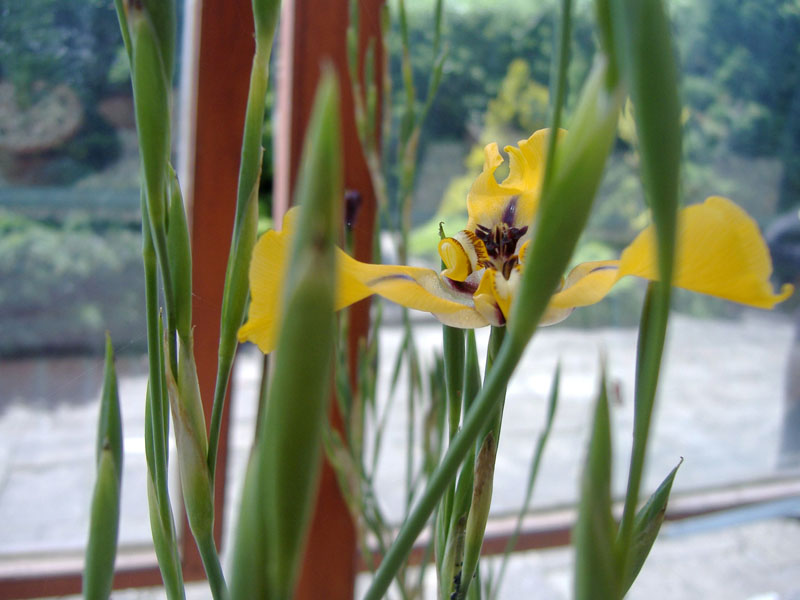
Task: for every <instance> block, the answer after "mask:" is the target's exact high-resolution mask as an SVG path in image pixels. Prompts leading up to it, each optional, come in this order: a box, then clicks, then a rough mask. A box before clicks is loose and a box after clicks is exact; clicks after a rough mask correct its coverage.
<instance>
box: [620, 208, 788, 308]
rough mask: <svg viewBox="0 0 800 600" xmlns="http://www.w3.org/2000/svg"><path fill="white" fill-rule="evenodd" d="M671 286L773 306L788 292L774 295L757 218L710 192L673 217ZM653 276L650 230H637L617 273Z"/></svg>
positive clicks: (767, 255)
mask: <svg viewBox="0 0 800 600" xmlns="http://www.w3.org/2000/svg"><path fill="white" fill-rule="evenodd" d="M676 243H677V246H676V254H675V276H674V279H673V282H672V283H673V285H676V286H678V287H681V288H685V289H687V290H691V291H694V292H700V293H702V294H709V295H712V296H718V297H720V298H724V299H726V300H731V301H733V302H739V303H741V304H747V305H750V306H756V307H759V308H772V307H773V306H775V305H776V304H777V303H778V302H781V301H783V300H785V299H786V298H788V297H789V296H790V295H791V293H792V289H793V288H792V286H791V285H784V286H783V287H782V288H781V291H780V293H778V294H775V293H774V292H773V289H772V284H771V283H770V281H769V278H770V276H771V275H772V260H771V258H770V255H769V250H768V249H767V245H766V243H765V242H764V239H763V238H762V237H761V232H760V231H759V229H758V225H757V224H756V222H755V221H754V220H753V219H752V218H751V217H750V216H749V215H748V214H747V213H746V212H745V211H744V210H742V209H741V208H740V207H738V206H737V205H736V204H734V203H733V202H731V201H730V200H728V199H727V198H721V197H718V196H714V197H711V198H708V199H707V200H706V201H705V202H704V203H703V204H697V205H694V206H689V207H687V208H685V209H683V210H682V211H681V212H680V214H679V216H678V235H677V240H676ZM623 275H636V276H638V277H644V278H646V279H656V278H657V276H658V268H657V266H656V258H655V231H654V229H653V227H652V226H650V227H648V228H647V229H645V230H644V231H642V233H640V234H639V235H638V236H637V238H636V239H635V240H634V241H633V243H632V244H631V245H630V246H628V247H627V248H626V249H625V251H624V252H623V253H622V257H621V259H620V273H619V276H620V277H622V276H623Z"/></svg>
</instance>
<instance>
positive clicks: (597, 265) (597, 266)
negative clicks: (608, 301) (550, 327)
mask: <svg viewBox="0 0 800 600" xmlns="http://www.w3.org/2000/svg"><path fill="white" fill-rule="evenodd" d="M618 267H619V261H618V260H597V261H592V262H585V263H582V264H580V265H578V266H577V267H575V268H574V269H572V271H570V273H569V275H567V279H566V281H564V284H563V286H562V287H561V290H560V291H558V292H556V293H555V294H553V297H552V298H551V299H550V305H549V308H552V309H554V310H555V309H569V308H574V307H577V306H588V305H590V304H595V303H596V302H600V300H602V299H603V298H605V296H606V294H608V292H609V291H610V290H611V288H612V287H613V286H614V284H615V283H616V282H617V281H618V280H619V278H620V275H619V268H618ZM565 318H566V317H565Z"/></svg>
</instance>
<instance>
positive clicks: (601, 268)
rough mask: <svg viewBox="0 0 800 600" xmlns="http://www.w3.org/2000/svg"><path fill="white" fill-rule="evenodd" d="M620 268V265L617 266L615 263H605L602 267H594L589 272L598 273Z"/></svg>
mask: <svg viewBox="0 0 800 600" xmlns="http://www.w3.org/2000/svg"><path fill="white" fill-rule="evenodd" d="M618 268H619V267H615V266H614V265H603V266H600V267H595V268H594V269H592V270H591V271H589V273H597V272H598V271H610V270H614V271H616V270H617V269H618Z"/></svg>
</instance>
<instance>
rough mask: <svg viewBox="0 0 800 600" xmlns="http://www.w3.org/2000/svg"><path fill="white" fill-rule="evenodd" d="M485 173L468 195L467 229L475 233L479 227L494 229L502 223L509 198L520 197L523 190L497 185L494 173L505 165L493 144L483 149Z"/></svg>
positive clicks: (479, 177)
mask: <svg viewBox="0 0 800 600" xmlns="http://www.w3.org/2000/svg"><path fill="white" fill-rule="evenodd" d="M483 156H484V159H483V171H482V172H481V174H480V175H478V177H477V178H476V179H475V181H474V182H473V183H472V187H471V188H470V190H469V193H468V194H467V213H468V214H469V222H468V223H467V229H469V230H471V231H474V230H475V227H476V226H477V225H483V226H484V227H489V228H491V227H493V226H494V225H495V224H497V223H500V222H501V221H502V218H503V213H504V212H505V209H506V205H507V204H508V200H509V198H511V197H512V196H517V195H519V194H520V193H521V192H522V191H523V190H522V189H521V188H515V187H509V186H503V185H500V184H499V183H497V179H495V176H494V172H495V171H496V170H497V167H499V166H500V165H501V164H502V163H503V157H502V156H500V150H498V148H497V144H496V143H494V142H492V143H491V144H487V145H486V147H485V148H484V149H483Z"/></svg>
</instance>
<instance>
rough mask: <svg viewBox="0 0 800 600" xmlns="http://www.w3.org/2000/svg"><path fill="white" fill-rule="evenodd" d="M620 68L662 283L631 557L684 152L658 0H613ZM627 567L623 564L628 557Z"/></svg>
mask: <svg viewBox="0 0 800 600" xmlns="http://www.w3.org/2000/svg"><path fill="white" fill-rule="evenodd" d="M609 6H610V13H611V22H612V25H613V32H612V35H613V37H614V40H613V41H614V46H615V48H616V57H617V60H618V62H619V69H620V72H621V74H622V77H623V80H624V82H625V85H626V87H627V88H628V89H629V90H630V94H631V98H632V100H633V104H634V116H635V120H636V132H637V138H638V141H639V153H640V157H641V173H642V181H643V183H644V187H645V198H646V199H647V201H648V204H649V205H650V209H651V211H652V215H653V223H654V225H655V229H656V239H657V245H658V265H659V277H660V279H661V281H662V282H666V283H661V284H651V285H650V286H649V288H648V295H647V300H646V302H645V307H644V310H643V314H642V324H641V326H640V336H639V347H638V356H637V367H636V395H635V408H634V410H635V414H634V434H633V448H632V450H631V466H630V472H629V475H628V487H627V492H626V496H625V506H624V509H623V514H622V522H621V524H620V533H619V545H620V551H621V552H622V553H623V554H624V555H625V556H626V557H627V559H626V561H625V562H626V563H627V562H628V561H629V560H631V557H630V552H631V548H630V545H631V538H632V535H633V521H634V515H635V511H636V506H637V504H638V500H639V488H640V485H641V479H642V473H643V470H644V462H645V454H646V447H647V440H648V436H649V430H650V422H651V416H652V412H653V406H654V403H655V396H656V387H657V384H658V375H659V370H660V365H661V357H662V354H663V349H664V341H665V338H666V328H667V320H668V317H669V303H670V294H671V287H670V285H669V282H670V281H671V280H672V273H673V250H674V245H675V243H674V239H675V229H676V222H677V207H678V190H679V183H680V182H679V167H680V157H681V122H680V110H681V109H680V100H679V97H678V76H677V73H678V70H677V66H676V64H675V55H674V52H673V46H672V40H671V35H670V24H669V19H668V17H667V13H666V10H665V8H664V6H663V3H662V2H661V1H660V0H643V1H641V2H640V1H632V0H609ZM622 568H623V574H624V573H625V570H626V567H625V565H624V564H623V566H622Z"/></svg>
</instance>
